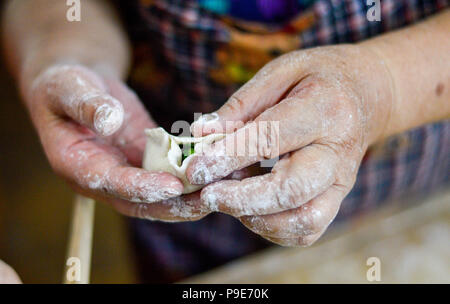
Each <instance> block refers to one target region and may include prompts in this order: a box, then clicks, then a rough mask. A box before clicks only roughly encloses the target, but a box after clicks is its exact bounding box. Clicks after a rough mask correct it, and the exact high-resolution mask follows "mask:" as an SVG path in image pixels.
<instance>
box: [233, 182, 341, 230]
mask: <svg viewBox="0 0 450 304" xmlns="http://www.w3.org/2000/svg"><path fill="white" fill-rule="evenodd" d="M347 193H348V191H347V190H346V188H344V187H343V186H337V185H333V186H331V187H330V188H329V189H328V190H327V191H325V192H324V193H322V194H320V195H319V196H317V197H315V198H314V199H312V200H311V201H309V202H308V203H306V204H304V205H303V206H301V207H298V208H296V209H291V210H287V211H283V212H280V213H276V214H270V215H261V216H245V217H242V218H241V219H240V220H241V222H242V223H243V224H244V225H245V226H246V227H247V228H249V229H250V230H252V231H253V232H255V233H257V234H260V235H262V236H264V237H270V238H279V239H294V238H299V237H307V236H310V235H315V234H317V233H319V232H321V231H322V230H324V229H325V228H326V227H328V226H329V224H330V223H331V222H332V220H333V219H334V218H335V216H336V214H337V212H338V210H339V206H340V205H341V202H342V200H343V199H344V197H345V195H346V194H347Z"/></svg>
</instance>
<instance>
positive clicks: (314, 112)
mask: <svg viewBox="0 0 450 304" xmlns="http://www.w3.org/2000/svg"><path fill="white" fill-rule="evenodd" d="M310 81H311V82H313V83H315V82H319V81H320V80H312V79H311V80H305V83H302V85H307V84H308V83H309V82H310ZM333 91H334V90H333V89H332V88H331V89H330V88H324V89H323V90H322V91H321V92H320V94H319V93H317V92H315V91H314V89H313V88H309V87H308V88H305V91H304V92H298V94H297V95H296V96H294V97H290V98H287V99H284V100H283V101H281V102H279V103H278V104H276V105H274V106H273V107H271V108H269V109H267V110H265V111H264V112H263V113H262V114H260V115H259V116H258V117H256V119H255V120H254V121H252V122H249V123H248V124H246V125H245V126H244V127H242V128H240V129H238V130H237V131H235V132H233V133H231V134H228V135H227V136H226V137H225V138H224V139H222V140H220V141H218V142H216V143H214V144H213V145H212V146H208V147H207V148H205V149H204V151H203V153H202V154H200V155H198V156H195V157H194V158H193V159H192V161H191V162H190V164H189V167H188V169H187V176H188V178H189V180H190V182H191V183H192V184H208V183H211V182H213V181H215V180H218V179H221V178H223V177H224V176H226V175H228V174H230V173H231V172H233V171H235V170H239V169H242V168H245V167H247V166H249V165H252V164H254V163H256V162H259V161H261V160H265V159H272V158H276V157H279V156H281V155H283V154H285V153H288V152H291V151H295V150H297V149H299V148H301V147H304V146H306V145H309V144H311V143H312V142H314V141H315V140H317V139H320V138H322V137H323V136H325V135H326V134H327V132H328V128H329V127H330V125H329V124H328V123H327V122H329V121H332V120H333V119H334V118H335V116H337V115H341V110H342V108H343V107H344V106H343V105H340V107H339V108H335V109H332V108H331V107H332V104H334V103H337V101H339V100H340V99H341V98H342V97H341V96H340V95H339V94H337V93H335V92H333ZM326 93H327V94H326ZM327 99H328V100H329V101H330V105H329V107H330V108H327V107H328V106H326V107H319V106H318V103H319V102H321V101H322V102H323V101H324V100H325V101H326V100H327ZM325 112H327V113H325ZM325 115H327V116H328V117H326V116H325Z"/></svg>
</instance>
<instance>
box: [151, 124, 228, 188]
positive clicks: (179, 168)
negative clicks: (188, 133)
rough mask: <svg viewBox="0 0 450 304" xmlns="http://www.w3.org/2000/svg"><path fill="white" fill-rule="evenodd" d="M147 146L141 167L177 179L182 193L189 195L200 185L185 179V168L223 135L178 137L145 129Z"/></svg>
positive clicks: (157, 130)
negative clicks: (168, 174)
mask: <svg viewBox="0 0 450 304" xmlns="http://www.w3.org/2000/svg"><path fill="white" fill-rule="evenodd" d="M145 134H146V135H147V145H146V148H145V153H144V160H143V165H142V167H143V168H144V169H147V170H149V171H164V172H168V173H171V174H173V175H174V176H176V177H178V178H179V179H180V180H181V181H182V182H183V185H184V190H183V193H184V194H187V193H191V192H194V191H196V190H198V189H200V188H202V187H203V186H202V185H192V184H190V183H189V181H188V179H187V177H186V168H187V167H188V165H189V162H190V161H191V159H192V157H193V156H194V155H196V154H199V153H201V152H202V151H203V148H204V147H205V146H207V145H210V144H213V143H214V142H215V141H218V140H220V139H222V138H223V137H224V136H225V135H224V134H210V135H208V136H205V137H178V136H174V135H171V134H169V133H167V132H166V131H165V130H164V129H163V128H155V129H146V130H145Z"/></svg>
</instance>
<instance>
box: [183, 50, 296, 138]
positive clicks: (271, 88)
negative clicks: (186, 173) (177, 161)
mask: <svg viewBox="0 0 450 304" xmlns="http://www.w3.org/2000/svg"><path fill="white" fill-rule="evenodd" d="M291 57H292V54H286V55H284V56H281V57H279V58H277V59H275V60H273V61H271V62H269V63H268V64H266V65H265V66H264V67H263V68H262V69H261V70H259V71H258V73H256V75H255V76H254V77H253V78H252V79H250V80H249V81H248V82H247V83H246V84H244V85H243V86H242V87H241V88H240V89H239V90H238V91H236V92H235V93H234V94H233V95H232V96H231V97H230V98H229V99H228V100H227V102H226V103H225V104H224V105H223V106H222V107H221V108H220V109H219V110H217V111H216V112H213V113H210V114H204V115H202V116H200V117H199V118H198V119H197V120H196V121H194V122H193V123H192V125H191V133H192V134H193V135H194V136H196V137H198V136H205V135H208V134H211V133H231V132H234V131H236V130H237V129H239V128H241V127H243V126H244V124H245V123H247V122H248V121H251V120H253V119H255V118H256V117H257V116H258V115H259V114H261V113H262V112H263V111H264V110H266V109H267V108H269V107H271V106H273V105H274V104H276V103H278V102H279V101H281V100H282V99H283V98H284V97H285V96H286V95H287V94H288V93H289V91H290V89H291V88H293V87H295V86H296V85H297V84H298V83H299V82H300V81H301V79H302V78H303V77H304V72H303V69H301V68H300V67H299V66H298V65H299V64H300V62H295V63H296V64H292V63H291V64H287V63H288V62H287V61H292V60H291V59H290V58H291Z"/></svg>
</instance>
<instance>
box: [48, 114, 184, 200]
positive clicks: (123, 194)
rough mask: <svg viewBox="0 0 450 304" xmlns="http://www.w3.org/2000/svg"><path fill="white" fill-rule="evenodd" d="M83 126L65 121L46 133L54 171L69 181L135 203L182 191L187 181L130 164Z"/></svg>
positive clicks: (166, 196) (168, 196)
mask: <svg viewBox="0 0 450 304" xmlns="http://www.w3.org/2000/svg"><path fill="white" fill-rule="evenodd" d="M81 128H83V127H81V126H79V125H76V124H75V123H70V122H61V123H60V125H59V126H53V127H49V128H48V130H46V131H45V132H43V133H42V134H46V136H45V137H44V138H43V139H42V141H43V146H44V147H45V150H46V153H47V156H48V158H49V159H50V160H52V166H53V167H54V170H55V171H56V172H57V173H58V174H59V175H61V176H63V177H64V178H66V179H67V180H68V181H69V182H72V183H75V184H77V185H79V186H80V187H81V188H83V189H85V190H87V191H89V192H93V193H98V194H101V195H104V196H109V197H119V198H122V199H125V200H129V201H133V202H158V201H161V200H165V199H168V198H171V197H175V196H178V195H180V194H181V193H182V191H183V184H182V183H181V181H180V180H178V179H177V178H176V177H174V176H172V175H171V174H169V173H164V172H150V171H147V170H144V169H140V168H134V167H130V166H129V164H127V162H126V159H125V158H124V156H123V155H122V154H121V153H120V151H119V150H118V149H117V148H114V147H112V146H111V145H110V144H108V143H107V142H105V141H103V140H102V139H99V138H97V137H95V135H94V136H92V135H93V134H92V133H89V132H84V133H83V132H82V131H80V129H81Z"/></svg>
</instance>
